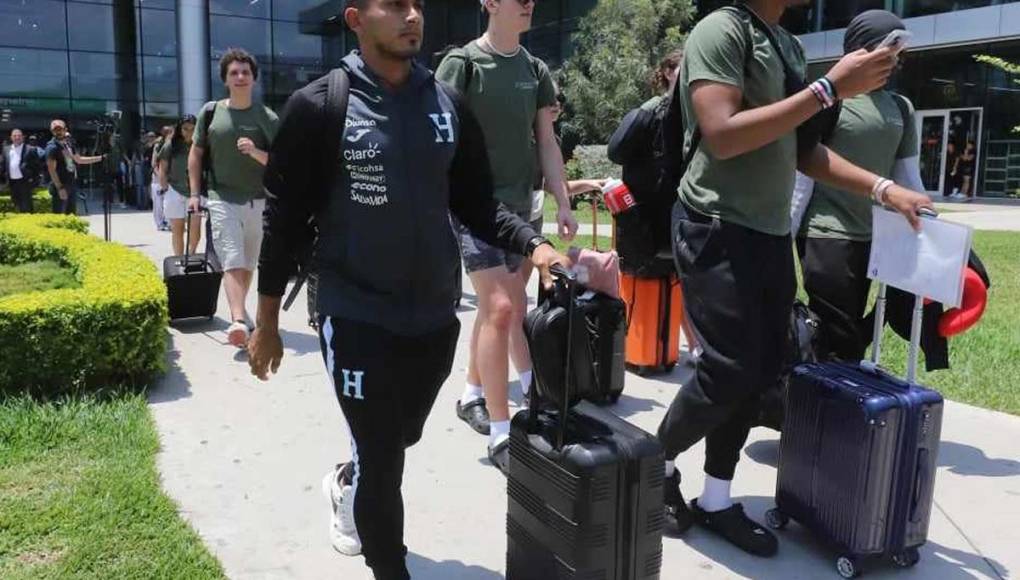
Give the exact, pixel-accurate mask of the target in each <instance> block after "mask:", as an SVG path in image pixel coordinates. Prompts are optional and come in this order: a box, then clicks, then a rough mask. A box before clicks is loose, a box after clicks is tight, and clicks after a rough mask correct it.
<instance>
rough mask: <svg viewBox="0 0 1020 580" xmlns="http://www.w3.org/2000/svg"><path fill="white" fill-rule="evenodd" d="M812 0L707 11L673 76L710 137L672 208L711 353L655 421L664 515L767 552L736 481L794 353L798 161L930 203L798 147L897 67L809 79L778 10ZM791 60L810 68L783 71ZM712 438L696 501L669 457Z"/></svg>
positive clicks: (864, 55)
mask: <svg viewBox="0 0 1020 580" xmlns="http://www.w3.org/2000/svg"><path fill="white" fill-rule="evenodd" d="M806 3H807V0H748V1H747V2H745V3H743V4H740V5H738V8H737V9H736V10H734V9H724V10H720V11H717V12H715V13H713V14H710V15H709V16H707V17H706V18H704V19H703V20H702V21H701V22H700V23H699V24H698V25H697V26H696V27H695V28H694V30H693V31H692V32H691V34H690V36H689V37H688V39H687V42H686V44H685V45H684V63H683V66H682V67H681V68H682V70H681V76H680V81H679V82H678V83H677V91H678V94H679V95H680V96H681V98H682V101H681V107H682V110H683V115H684V119H685V127H686V128H687V136H686V138H687V143H688V146H690V144H691V143H692V142H693V136H694V131H695V127H697V128H698V129H699V130H700V133H701V135H702V139H701V141H700V143H699V144H698V145H697V150H696V152H695V155H694V157H693V160H692V162H691V164H690V167H688V169H687V172H686V174H685V175H684V177H683V179H682V181H681V184H680V202H679V203H677V204H676V206H675V207H674V210H673V236H672V237H673V240H674V247H673V253H674V256H675V258H676V261H677V265H678V267H679V271H680V278H681V284H682V285H683V290H684V301H685V306H686V312H687V316H688V318H689V321H690V323H691V327H692V329H693V332H694V335H695V337H696V339H697V341H698V343H699V345H700V346H701V347H702V349H703V352H702V354H701V356H700V357H699V358H698V360H697V363H696V372H695V377H694V379H693V380H692V381H691V382H689V383H687V384H685V385H684V386H683V388H682V389H681V390H680V392H679V393H678V394H677V396H676V398H675V399H674V401H673V403H672V405H671V406H670V409H669V411H668V412H667V414H666V416H665V418H664V419H663V421H662V424H661V425H660V427H659V433H658V435H659V439H660V440H661V441H662V444H663V447H664V450H665V456H666V458H667V460H668V461H667V462H666V476H667V478H666V487H665V505H666V516H667V522H668V523H669V524H670V525H671V526H672V527H673V528H675V529H676V530H677V531H681V532H682V531H684V530H686V529H687V528H688V527H690V526H691V525H692V524H693V523H694V522H697V523H699V524H701V525H702V526H703V527H705V528H707V529H708V530H710V531H713V532H715V533H717V534H719V535H721V536H722V537H723V538H725V539H726V540H728V541H730V542H731V543H733V544H734V545H736V546H737V547H739V548H741V549H743V550H745V551H747V552H749V553H751V554H754V555H758V556H766V557H767V556H772V555H774V554H775V553H776V551H777V550H778V543H777V541H776V538H775V536H773V535H772V534H771V533H770V532H769V531H768V530H766V529H764V528H763V527H762V526H760V525H758V524H757V523H755V522H754V521H752V520H751V519H750V518H748V517H747V515H745V513H744V510H743V508H742V507H741V505H740V504H734V503H733V501H732V499H731V496H730V484H731V482H732V479H733V475H734V471H735V470H736V464H737V461H738V459H739V457H740V452H741V449H742V448H743V446H744V443H745V442H746V440H747V435H748V432H749V431H750V427H751V424H752V422H753V420H754V419H755V417H756V415H757V411H758V409H757V407H758V399H759V397H758V395H759V394H760V393H761V391H762V389H764V388H767V387H771V386H772V385H774V384H775V382H776V380H777V379H778V376H779V371H780V365H781V362H782V361H783V360H784V356H783V355H784V353H783V350H784V345H785V344H786V332H787V327H788V324H789V319H790V314H791V310H792V305H793V299H794V295H795V292H796V284H797V283H796V277H795V275H794V269H793V268H794V266H793V243H792V240H791V236H790V198H791V192H792V191H793V184H794V176H795V174H796V171H797V169H798V168H800V170H801V171H803V172H804V173H805V174H807V175H809V176H811V177H812V178H815V179H818V180H820V181H824V182H826V183H829V184H832V185H834V186H836V187H838V188H839V189H841V190H844V191H847V192H850V193H849V194H850V195H858V196H860V197H867V196H868V195H869V194H873V195H874V196H875V197H876V198H877V199H878V200H879V201H880V202H881V203H884V204H885V205H888V206H890V207H892V208H894V209H896V210H897V211H899V212H900V213H901V214H903V215H904V216H905V217H906V219H908V220H909V221H910V222H911V223H912V224H913V225H914V226H915V227H918V224H919V218H918V217H917V215H916V214H917V211H918V210H919V209H920V208H922V207H927V206H930V205H931V201H930V200H929V199H928V198H927V196H924V195H922V194H919V193H916V192H913V191H910V190H907V189H905V188H903V187H900V186H898V185H896V184H894V183H892V182H891V181H888V180H886V179H884V178H881V177H879V176H878V175H875V174H874V173H872V172H870V171H867V170H865V169H861V168H859V167H857V166H855V165H853V164H851V163H849V162H848V161H846V160H845V159H843V158H842V157H839V156H838V155H836V154H834V153H833V152H832V151H830V150H829V149H828V148H826V147H825V146H823V145H821V144H818V143H816V141H817V140H816V139H814V140H812V139H809V138H807V136H805V137H804V138H803V139H804V141H803V142H802V143H801V144H800V145H801V147H800V148H801V150H802V151H801V152H800V153H798V142H797V141H798V135H797V134H796V130H797V127H798V126H800V125H802V124H803V123H805V122H806V121H807V120H808V119H810V118H811V117H813V116H815V115H816V114H817V113H819V112H820V111H821V110H823V109H826V108H829V107H831V106H833V105H834V103H835V101H836V98H837V97H838V98H850V97H853V96H855V95H859V94H862V93H868V92H870V91H873V90H875V89H877V88H879V87H882V86H884V85H885V83H886V80H887V78H888V77H889V74H890V73H891V72H892V70H893V67H894V66H895V55H894V53H893V52H892V51H891V50H890V49H879V50H875V51H873V52H870V53H869V52H867V51H859V52H854V53H852V54H849V55H847V56H845V57H844V58H843V59H842V60H841V61H840V62H839V63H837V64H836V65H835V66H834V67H833V68H832V69H831V70H830V71H829V73H828V74H827V75H826V77H825V78H824V79H820V80H819V81H816V82H815V83H812V84H811V85H807V86H805V85H804V83H803V82H802V80H803V70H804V66H805V59H804V54H803V51H802V49H801V47H800V45H799V43H798V42H797V39H796V38H795V37H794V36H793V35H791V34H789V33H788V32H786V31H785V30H783V29H782V28H781V27H780V26H779V25H778V22H779V19H780V17H781V16H782V15H783V12H784V11H785V10H786V9H787V8H788V7H790V6H796V5H802V4H806ZM767 32H769V33H771V36H773V37H775V39H776V42H777V44H778V45H779V47H780V49H779V50H781V51H782V52H781V53H780V52H777V49H776V48H774V47H773V43H772V42H771V41H770V39H769V35H768V34H767ZM749 43H751V44H753V46H749ZM781 57H782V59H781ZM783 59H785V61H786V63H787V64H788V67H784V64H783ZM788 69H791V70H790V75H791V76H800V77H801V78H799V79H797V78H787V70H788ZM801 87H803V88H801ZM813 141H815V144H812V142H813ZM702 439H705V464H704V470H705V485H704V491H703V493H702V494H701V496H700V497H698V499H696V500H695V501H693V502H691V505H690V507H688V506H687V504H686V503H685V502H684V499H683V495H682V494H681V492H680V474H679V473H678V472H677V471H676V469H675V467H674V465H673V461H672V460H673V459H674V458H675V457H676V456H677V455H679V454H680V453H682V452H683V451H686V450H687V449H689V448H690V447H692V446H693V445H694V444H695V443H697V442H699V441H701V440H702Z"/></svg>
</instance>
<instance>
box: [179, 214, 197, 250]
mask: <svg viewBox="0 0 1020 580" xmlns="http://www.w3.org/2000/svg"><path fill="white" fill-rule="evenodd" d="M181 223H182V224H183V220H182V221H181ZM189 233H190V236H189V238H188V251H190V252H191V253H192V254H194V253H195V252H197V251H198V242H199V240H201V239H202V214H194V215H192V216H191V232H189Z"/></svg>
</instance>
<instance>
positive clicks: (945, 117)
mask: <svg viewBox="0 0 1020 580" xmlns="http://www.w3.org/2000/svg"><path fill="white" fill-rule="evenodd" d="M969 111H977V113H978V126H977V135H976V136H975V137H976V138H975V139H974V146H975V151H974V175H972V176H971V178H970V187H971V190H972V191H973V193H974V196H975V197H977V182H978V179H977V178H978V173H979V170H980V168H981V145H982V143H981V136H982V135H983V134H984V130H985V127H984V125H985V109H984V107H958V108H955V109H924V110H919V111H915V112H914V120H915V123H914V124H915V125H917V127H916V131H917V142H918V144H920V143H921V139H922V138H923V135H922V134H921V129H922V124H923V122H924V119H925V118H926V117H929V118H930V117H938V116H939V115H941V116H942V159H941V162H940V163H939V169H940V173H939V189H938V191H927V192H925V193H927V194H928V195H931V196H939V197H941V196H942V195H943V194H944V193H945V191H946V170H947V169H948V168H947V167H946V165H947V164H948V163H949V159H948V154H949V152H948V149H949V117H950V115H952V114H953V113H957V112H969ZM918 162H919V163H918V164H920V159H918Z"/></svg>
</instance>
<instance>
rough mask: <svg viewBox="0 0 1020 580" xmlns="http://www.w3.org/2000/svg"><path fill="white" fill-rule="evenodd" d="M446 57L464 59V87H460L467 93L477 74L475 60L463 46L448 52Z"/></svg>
mask: <svg viewBox="0 0 1020 580" xmlns="http://www.w3.org/2000/svg"><path fill="white" fill-rule="evenodd" d="M446 58H455V59H458V60H462V61H464V88H460V87H458V89H460V90H461V91H463V93H464V94H467V92H468V89H469V88H470V87H471V81H472V80H474V76H475V62H474V61H473V60H471V57H470V56H468V54H467V52H466V51H465V50H464V49H462V48H454V49H452V50H450V52H448V53H447V54H446V57H445V58H444V60H445V59H446Z"/></svg>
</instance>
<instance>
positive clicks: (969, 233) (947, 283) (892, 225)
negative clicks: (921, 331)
mask: <svg viewBox="0 0 1020 580" xmlns="http://www.w3.org/2000/svg"><path fill="white" fill-rule="evenodd" d="M872 225H873V231H872V241H871V260H870V261H869V263H868V277H869V278H871V279H872V280H878V281H880V282H884V283H886V284H888V285H889V286H892V287H893V288H899V289H900V290H904V291H906V292H910V293H912V294H922V295H924V296H925V297H927V298H931V299H932V300H934V301H936V302H941V303H942V304H944V305H946V306H949V307H959V306H960V302H961V300H962V298H963V272H964V269H965V268H966V267H967V261H968V258H969V257H970V246H971V241H972V238H973V230H972V229H971V228H970V227H969V226H965V225H962V224H956V223H951V222H946V221H940V220H938V219H936V218H927V217H925V218H922V228H921V232H920V233H918V232H915V231H914V230H913V228H911V227H910V224H909V223H907V220H906V219H904V218H903V216H901V215H900V214H898V213H895V212H892V211H889V210H885V209H882V208H880V207H877V206H876V207H875V208H873V209H872Z"/></svg>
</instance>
